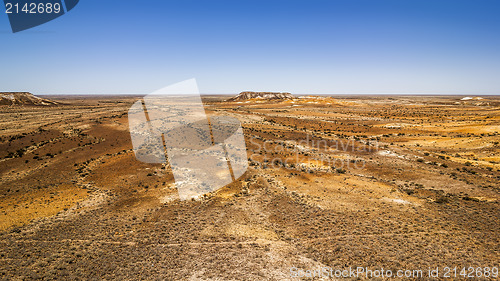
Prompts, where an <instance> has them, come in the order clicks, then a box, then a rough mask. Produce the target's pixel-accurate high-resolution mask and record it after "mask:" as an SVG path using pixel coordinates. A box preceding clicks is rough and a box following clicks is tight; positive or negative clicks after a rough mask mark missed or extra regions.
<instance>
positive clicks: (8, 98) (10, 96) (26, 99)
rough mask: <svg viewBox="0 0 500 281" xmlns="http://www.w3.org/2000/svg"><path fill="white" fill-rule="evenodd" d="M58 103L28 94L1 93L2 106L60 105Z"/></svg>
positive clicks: (0, 102)
mask: <svg viewBox="0 0 500 281" xmlns="http://www.w3.org/2000/svg"><path fill="white" fill-rule="evenodd" d="M58 104H59V103H58V102H55V101H52V100H48V99H43V98H39V97H35V96H34V95H32V94H31V93H28V92H0V105H41V106H49V105H58Z"/></svg>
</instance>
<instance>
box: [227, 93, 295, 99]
mask: <svg viewBox="0 0 500 281" xmlns="http://www.w3.org/2000/svg"><path fill="white" fill-rule="evenodd" d="M293 98H294V96H293V95H292V94H290V93H279V92H241V93H240V94H239V95H237V96H235V97H232V98H230V99H228V100H227V101H240V100H250V99H268V100H277V99H293Z"/></svg>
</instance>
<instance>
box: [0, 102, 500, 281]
mask: <svg viewBox="0 0 500 281" xmlns="http://www.w3.org/2000/svg"><path fill="white" fill-rule="evenodd" d="M44 98H45V99H47V100H50V101H55V103H54V104H53V103H50V104H29V103H26V104H17V105H0V279H2V280H36V279H41V280H297V279H296V278H292V277H291V276H290V268H292V267H295V268H301V269H317V268H321V267H331V268H335V269H345V268H349V267H367V268H372V269H380V268H384V269H392V270H398V269H410V270H413V269H423V270H427V269H428V268H436V267H441V268H442V267H446V266H447V267H458V268H462V267H474V268H476V267H494V266H496V267H498V266H499V261H500V232H499V229H500V223H499V219H500V202H499V199H500V97H499V96H482V97H476V96H471V97H470V98H467V97H464V96H333V97H328V96H303V97H295V98H292V99H287V98H284V99H281V98H280V99H252V98H250V99H241V100H229V101H227V100H226V99H227V97H224V96H204V97H203V100H204V106H205V110H206V113H207V114H208V115H221V116H232V117H235V118H237V119H238V120H240V122H241V124H242V127H243V130H244V135H245V141H246V146H247V152H248V161H249V168H248V170H247V171H246V173H245V174H244V175H243V176H241V177H240V178H238V179H236V181H234V182H233V183H231V184H230V185H228V186H225V187H223V188H221V189H219V190H217V191H214V192H211V193H208V194H205V195H204V196H203V197H201V198H197V199H193V200H186V201H181V200H179V197H178V194H177V190H176V188H175V184H174V179H173V176H172V173H171V170H170V168H169V165H168V163H165V164H147V163H142V162H139V161H137V160H136V158H135V155H134V152H133V149H132V144H131V139H130V133H129V127H128V119H127V118H128V117H127V112H128V109H129V108H130V106H131V105H132V104H133V103H134V102H135V101H137V100H138V99H139V97H134V96H46V97H44ZM306 279H307V278H306ZM316 279H320V278H316V277H314V278H311V279H309V280H316ZM380 279H383V278H380ZM424 279H425V278H424Z"/></svg>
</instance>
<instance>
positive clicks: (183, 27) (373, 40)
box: [0, 0, 500, 95]
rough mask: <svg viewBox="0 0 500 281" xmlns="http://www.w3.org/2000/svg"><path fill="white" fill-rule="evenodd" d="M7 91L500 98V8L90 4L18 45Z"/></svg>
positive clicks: (2, 30)
mask: <svg viewBox="0 0 500 281" xmlns="http://www.w3.org/2000/svg"><path fill="white" fill-rule="evenodd" d="M0 11H1V12H2V14H0V58H1V63H0V91H31V92H32V93H35V94H64V93H79V94H94V93H95V94H118V93H140V94H147V93H149V92H152V91H154V90H156V89H159V88H162V87H164V86H168V85H169V84H173V83H176V82H179V81H183V80H185V79H189V78H196V79H197V80H198V84H199V88H200V91H201V92H202V93H238V92H240V91H244V90H256V91H289V92H292V93H300V94H307V93H331V94H344V93H441V94H471V95H472V94H500V1H498V0H468V1H464V0H343V1H336V0H302V1H295V0H200V1H194V0H176V1H169V0H141V1H138V0H133V1H126V0H80V3H79V4H78V6H76V7H75V8H74V9H73V10H72V11H70V12H69V13H67V14H66V15H64V16H62V17H60V18H58V19H56V20H53V21H51V22H49V23H47V24H44V25H41V26H38V27H36V28H33V29H30V30H27V31H24V32H19V33H16V34H13V33H12V32H11V30H10V26H9V22H8V18H7V15H6V14H5V9H4V8H1V9H0Z"/></svg>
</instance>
